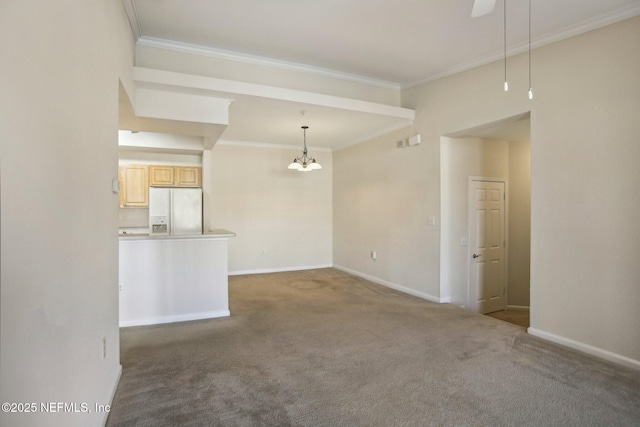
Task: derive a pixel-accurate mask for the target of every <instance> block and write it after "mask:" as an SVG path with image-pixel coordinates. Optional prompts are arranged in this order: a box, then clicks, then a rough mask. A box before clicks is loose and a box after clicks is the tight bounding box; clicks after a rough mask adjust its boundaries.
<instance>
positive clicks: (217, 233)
mask: <svg viewBox="0 0 640 427" xmlns="http://www.w3.org/2000/svg"><path fill="white" fill-rule="evenodd" d="M235 236H236V233H234V232H232V231H229V230H224V229H216V230H209V231H207V232H205V233H203V234H183V235H178V236H149V235H141V234H125V235H122V234H120V235H119V236H118V238H119V239H120V240H121V241H122V240H125V241H127V240H179V239H182V240H185V239H186V240H197V239H229V238H230V237H235Z"/></svg>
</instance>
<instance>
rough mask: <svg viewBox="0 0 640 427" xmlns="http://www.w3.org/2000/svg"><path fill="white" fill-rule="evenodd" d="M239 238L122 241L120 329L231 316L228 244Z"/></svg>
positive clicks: (214, 235)
mask: <svg viewBox="0 0 640 427" xmlns="http://www.w3.org/2000/svg"><path fill="white" fill-rule="evenodd" d="M234 236H235V234H234V233H232V232H230V231H227V230H212V231H209V232H207V233H205V234H202V235H188V236H148V235H135V234H133V235H130V234H128V235H124V236H123V235H121V236H120V245H119V246H120V274H119V282H120V326H138V325H152V324H157V323H171V322H181V321H186V320H197V319H208V318H214V317H223V316H229V314H230V313H229V293H228V261H227V244H228V241H229V238H230V237H234Z"/></svg>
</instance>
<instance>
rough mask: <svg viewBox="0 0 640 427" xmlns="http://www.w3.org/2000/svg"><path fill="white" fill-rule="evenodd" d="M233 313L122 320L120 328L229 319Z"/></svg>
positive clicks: (218, 311)
mask: <svg viewBox="0 0 640 427" xmlns="http://www.w3.org/2000/svg"><path fill="white" fill-rule="evenodd" d="M230 315H231V313H230V312H229V310H216V311H205V312H203V313H190V314H178V315H173V316H160V317H148V318H145V319H135V320H124V321H123V320H121V321H120V327H121V328H127V327H129V326H145V325H159V324H162V323H175V322H188V321H190V320H201V319H214V318H216V317H227V316H230Z"/></svg>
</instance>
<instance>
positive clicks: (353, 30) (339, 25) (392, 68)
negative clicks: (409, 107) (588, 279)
mask: <svg viewBox="0 0 640 427" xmlns="http://www.w3.org/2000/svg"><path fill="white" fill-rule="evenodd" d="M123 1H124V3H125V6H126V8H127V12H128V14H129V19H130V21H131V24H132V29H133V31H134V34H135V36H136V39H137V40H138V42H139V43H144V42H145V41H148V42H151V41H153V42H162V43H163V44H165V45H166V44H171V43H176V44H180V45H183V46H184V45H194V46H197V47H199V48H204V49H206V50H207V51H208V52H209V53H210V54H212V55H214V56H215V55H216V54H220V55H226V56H227V57H228V55H229V54H231V55H233V56H234V57H237V58H245V59H247V60H251V61H254V62H255V61H258V62H260V63H264V64H267V65H268V64H272V65H275V66H278V67H280V68H287V67H291V68H295V69H297V70H300V69H303V70H307V71H309V72H312V73H320V74H323V73H326V74H327V75H332V76H340V77H341V78H344V79H347V80H355V81H362V82H366V83H370V84H374V85H380V86H383V87H390V88H395V89H398V90H400V89H402V88H406V87H411V86H413V85H416V84H419V83H421V82H425V81H429V80H433V79H436V78H440V77H443V76H446V75H450V74H453V73H456V72H459V71H462V70H465V69H469V68H473V67H475V66H478V65H481V64H483V63H488V62H492V61H494V60H497V59H500V58H501V57H502V55H503V49H504V47H503V5H504V3H503V0H497V2H496V7H495V9H494V11H493V12H492V13H490V14H488V15H485V16H483V17H479V18H471V9H472V6H473V0H446V1H443V0H321V1H310V0H306V1H305V0H233V1H229V0H189V1H184V0H123ZM506 6H507V50H508V53H509V54H510V55H511V54H515V53H519V52H522V51H524V50H526V48H527V44H528V43H527V40H528V31H527V28H528V25H527V22H528V2H527V0H509V1H508V2H507V5H506ZM531 8H532V12H531V21H532V46H533V47H537V46H541V45H544V44H548V43H551V42H554V41H557V40H560V39H563V38H566V37H570V36H573V35H577V34H580V33H582V32H585V31H589V30H591V29H595V28H598V27H601V26H604V25H608V24H611V23H614V22H617V21H620V20H623V19H626V18H630V17H632V16H636V15H639V14H640V0H606V1H604V0H562V1H558V0H531ZM132 15H133V16H132ZM251 101H252V100H250V99H245V103H237V104H235V105H232V107H231V110H230V114H231V117H230V123H229V126H228V127H227V129H226V130H225V132H224V134H223V135H222V138H223V139H233V140H245V141H254V142H269V143H278V142H279V141H284V139H283V135H281V134H278V133H277V132H278V129H282V127H283V126H289V127H291V128H297V129H298V130H299V125H300V124H302V123H301V120H300V119H299V117H296V120H289V121H286V120H284V121H283V120H281V121H277V120H275V118H276V115H275V112H276V111H280V113H284V112H285V111H286V113H287V114H288V115H289V116H291V115H293V112H294V111H295V112H296V115H299V111H300V110H303V109H309V108H308V106H307V107H304V106H300V105H293V104H290V103H289V104H287V103H286V102H278V103H276V104H277V105H273V106H272V107H273V108H274V110H273V111H274V114H273V115H272V116H271V117H265V116H261V115H260V114H256V111H264V109H261V108H258V107H260V106H259V105H257V104H255V105H254V104H251ZM253 101H255V99H254V100H253ZM262 101H264V100H262ZM234 109H235V110H236V112H235V113H234ZM312 109H313V108H312ZM320 113H322V114H324V113H327V111H322V112H321V111H318V112H317V114H318V115H320ZM327 114H328V113H327ZM329 116H331V114H329ZM338 116H339V114H338ZM336 117H337V116H336V115H333V117H332V119H335V118H336ZM373 119H375V118H373ZM356 121H357V120H356ZM364 122H366V120H364V121H363V123H364ZM269 123H272V124H273V125H274V127H275V128H274V130H273V132H271V133H269V132H256V130H255V129H261V130H263V131H265V130H266V127H267V126H268V125H269ZM294 124H295V126H294ZM308 124H309V125H310V126H311V127H310V129H309V136H310V138H309V141H310V142H309V145H310V146H313V145H314V143H313V142H312V141H313V135H314V133H313V129H314V125H313V123H308ZM323 126H324V127H326V128H329V127H331V126H330V125H329V122H326V121H325V124H324V125H323ZM367 126H368V124H366V123H364V127H362V126H356V127H354V128H352V131H351V132H350V133H349V131H348V129H349V128H348V126H347V127H344V126H343V125H341V124H339V123H336V124H335V133H334V134H333V136H335V135H340V134H343V135H345V134H347V133H349V135H348V138H347V137H345V138H341V139H340V138H338V139H340V140H339V141H336V138H333V139H332V137H330V135H329V133H327V135H323V136H322V140H321V141H318V143H319V145H320V146H325V147H328V148H332V149H335V148H338V147H340V146H345V145H349V143H353V142H357V140H358V139H359V138H362V137H364V136H366V135H367V134H375V133H376V132H377V130H375V129H374V130H373V131H372V130H371V129H368V128H367ZM250 129H253V131H247V130H250ZM288 134H290V135H291V136H290V138H293V135H297V134H296V133H295V130H294V131H290V132H288ZM318 136H320V135H318ZM297 137H298V138H299V135H297ZM287 141H288V142H291V139H287ZM316 145H318V144H316Z"/></svg>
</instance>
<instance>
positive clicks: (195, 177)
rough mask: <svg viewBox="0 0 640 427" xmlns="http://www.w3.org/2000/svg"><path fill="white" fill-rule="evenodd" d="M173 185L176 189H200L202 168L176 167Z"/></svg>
mask: <svg viewBox="0 0 640 427" xmlns="http://www.w3.org/2000/svg"><path fill="white" fill-rule="evenodd" d="M175 175H176V180H175V185H176V186H178V187H202V168H199V167H190V166H177V167H176V168H175Z"/></svg>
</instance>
